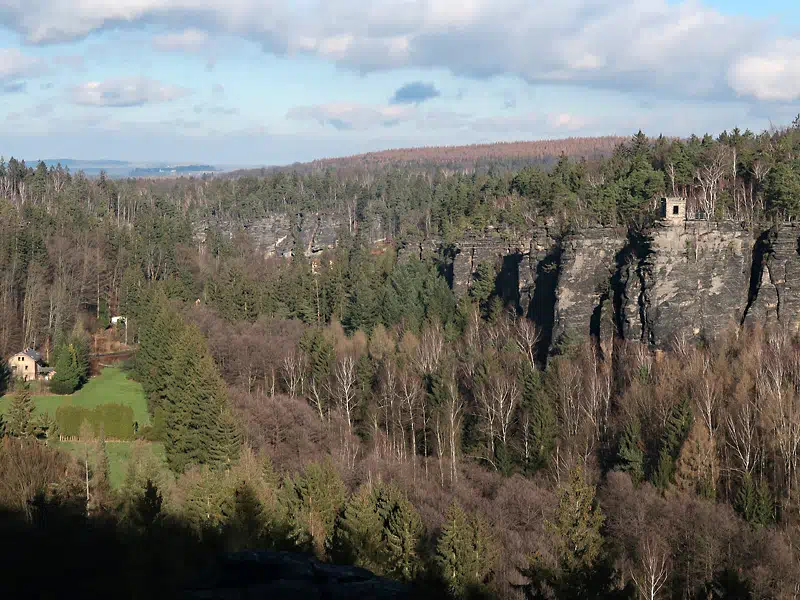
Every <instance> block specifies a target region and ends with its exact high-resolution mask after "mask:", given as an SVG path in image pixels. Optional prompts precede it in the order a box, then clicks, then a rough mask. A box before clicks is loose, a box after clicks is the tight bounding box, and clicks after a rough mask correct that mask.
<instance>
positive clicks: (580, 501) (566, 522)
mask: <svg viewBox="0 0 800 600" xmlns="http://www.w3.org/2000/svg"><path fill="white" fill-rule="evenodd" d="M604 520H605V517H604V516H603V513H602V512H601V511H600V508H599V507H597V506H595V488H594V486H593V485H591V484H590V483H587V482H586V481H585V476H584V470H583V467H582V466H580V465H578V466H576V467H575V468H574V469H573V470H572V471H571V472H570V474H569V480H568V481H567V482H566V483H565V484H564V485H563V486H562V487H561V490H560V496H559V500H558V508H557V509H556V515H555V519H554V520H553V522H551V523H549V526H550V529H551V530H552V531H553V533H554V535H555V542H556V549H557V552H558V556H559V562H560V564H561V567H562V568H563V569H564V570H565V571H567V572H578V571H580V570H582V569H587V568H590V567H592V566H593V565H594V563H595V561H596V560H597V559H598V558H599V557H600V552H601V549H602V545H603V536H602V534H601V533H600V528H601V527H602V526H603V521H604Z"/></svg>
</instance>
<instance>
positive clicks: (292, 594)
mask: <svg viewBox="0 0 800 600" xmlns="http://www.w3.org/2000/svg"><path fill="white" fill-rule="evenodd" d="M411 597H412V590H411V589H410V588H409V587H408V586H406V585H403V584H402V583H399V582H397V581H392V580H390V579H384V578H382V577H378V576H376V575H374V574H373V573H371V572H370V571H367V570H366V569H361V568H358V567H350V566H343V565H331V564H327V563H323V562H320V561H318V560H316V559H315V558H312V557H310V556H307V555H303V554H293V553H291V552H272V551H266V550H262V551H249V552H236V553H233V554H226V555H224V556H222V557H221V559H220V561H219V564H218V567H217V569H216V570H215V571H214V572H212V573H210V574H209V576H208V580H207V581H205V582H204V583H202V584H200V585H198V586H196V587H194V588H192V589H189V590H187V591H186V592H185V593H184V595H183V598H184V600H234V599H235V600H240V599H244V598H247V599H248V600H251V599H252V600H262V599H263V600H295V599H300V600H318V599H319V600H323V599H324V600H349V599H351V598H359V599H363V600H400V599H406V598H411Z"/></svg>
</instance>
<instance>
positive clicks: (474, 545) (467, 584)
mask: <svg viewBox="0 0 800 600" xmlns="http://www.w3.org/2000/svg"><path fill="white" fill-rule="evenodd" d="M496 559H497V552H496V549H495V545H494V542H493V540H492V539H491V535H490V533H489V530H488V527H487V525H486V523H485V521H483V519H481V518H469V517H468V516H467V514H466V513H465V512H464V510H463V509H462V508H461V507H460V506H459V505H458V504H456V503H455V502H454V503H453V504H451V505H450V507H449V508H448V510H447V513H446V515H445V525H444V527H443V528H442V533H441V535H440V537H439V541H438V542H437V544H436V564H437V566H438V568H439V574H440V576H441V577H442V580H443V581H444V582H445V584H446V585H447V588H448V590H449V591H450V593H451V595H453V596H454V597H456V598H465V597H470V596H472V595H473V594H477V593H478V592H480V591H481V588H482V586H483V584H484V583H485V580H486V579H487V578H488V577H489V575H490V573H491V572H492V569H493V568H494V563H495V561H496Z"/></svg>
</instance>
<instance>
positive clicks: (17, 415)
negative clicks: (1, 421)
mask: <svg viewBox="0 0 800 600" xmlns="http://www.w3.org/2000/svg"><path fill="white" fill-rule="evenodd" d="M33 409H34V406H33V397H32V396H31V392H30V388H29V387H28V385H27V384H25V383H20V384H18V385H17V387H16V389H15V390H14V394H13V396H12V397H11V406H10V407H9V409H8V415H7V417H6V418H7V423H6V431H7V433H8V435H10V436H13V437H28V436H29V435H32V434H33V426H34V422H33Z"/></svg>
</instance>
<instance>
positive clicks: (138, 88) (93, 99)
mask: <svg viewBox="0 0 800 600" xmlns="http://www.w3.org/2000/svg"><path fill="white" fill-rule="evenodd" d="M189 93H190V92H189V90H187V89H185V88H182V87H178V86H175V85H170V84H166V83H161V82H160V81H156V80H154V79H148V78H146V77H129V78H122V79H108V80H106V81H89V82H87V83H84V84H81V85H79V86H76V87H75V88H73V89H72V100H73V102H75V104H82V105H86V106H110V107H127V106H142V105H144V104H153V103H158V102H170V101H172V100H175V99H177V98H181V97H183V96H186V95H188V94H189Z"/></svg>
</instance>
